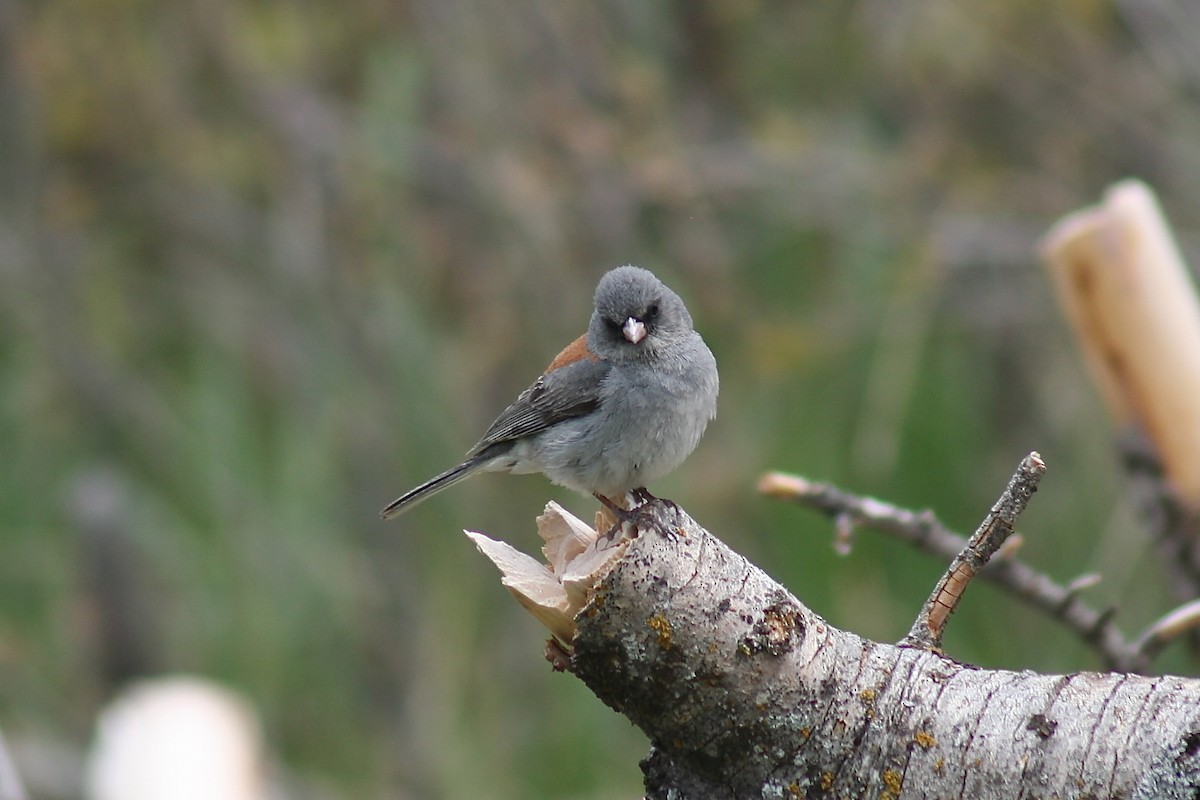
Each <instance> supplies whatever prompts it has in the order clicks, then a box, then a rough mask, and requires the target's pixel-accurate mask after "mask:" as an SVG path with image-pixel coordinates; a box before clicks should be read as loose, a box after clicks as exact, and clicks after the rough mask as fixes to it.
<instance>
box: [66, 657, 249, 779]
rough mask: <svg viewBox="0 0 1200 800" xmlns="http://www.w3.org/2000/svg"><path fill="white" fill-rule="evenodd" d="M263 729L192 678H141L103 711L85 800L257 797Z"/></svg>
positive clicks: (236, 703) (245, 706)
mask: <svg viewBox="0 0 1200 800" xmlns="http://www.w3.org/2000/svg"><path fill="white" fill-rule="evenodd" d="M264 772H265V769H264V758H263V744H262V730H261V726H260V724H259V721H258V717H257V715H256V714H255V712H254V709H253V707H252V706H251V704H250V703H249V702H248V701H247V700H246V699H245V698H243V697H241V696H240V695H238V694H236V693H234V692H232V691H230V690H229V689H226V688H223V687H221V686H218V685H217V684H215V683H213V682H212V681H208V680H205V679H203V678H197V677H187V676H178V677H168V678H156V679H153V680H147V681H141V682H138V683H136V684H133V685H132V686H130V688H129V689H128V690H126V691H125V692H123V693H122V694H120V695H118V696H117V698H116V699H115V700H113V702H112V703H110V704H109V705H108V706H107V707H106V708H105V709H104V710H103V711H102V712H101V713H100V717H99V719H98V720H97V723H96V738H95V741H94V742H93V743H92V750H91V753H90V755H89V757H88V764H87V774H86V778H85V780H86V797H87V798H88V800H218V799H219V800H263V798H265V797H266V794H267V793H266V789H265V786H266V782H265V779H264Z"/></svg>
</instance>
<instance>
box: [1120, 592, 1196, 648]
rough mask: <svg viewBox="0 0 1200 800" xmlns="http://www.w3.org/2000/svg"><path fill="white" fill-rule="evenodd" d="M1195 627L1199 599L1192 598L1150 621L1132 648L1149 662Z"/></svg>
mask: <svg viewBox="0 0 1200 800" xmlns="http://www.w3.org/2000/svg"><path fill="white" fill-rule="evenodd" d="M1197 629H1200V600H1192V601H1191V602H1190V603H1184V604H1183V605H1181V606H1179V608H1176V609H1175V610H1174V611H1169V612H1167V613H1166V614H1164V615H1163V616H1161V617H1159V618H1158V619H1157V620H1155V621H1154V622H1152V623H1151V624H1150V625H1149V626H1148V627H1147V628H1146V630H1145V631H1143V632H1142V635H1141V636H1139V637H1138V638H1137V640H1136V641H1135V642H1134V643H1133V648H1134V650H1135V651H1136V652H1137V653H1138V654H1140V655H1141V656H1142V658H1143V659H1145V661H1146V662H1150V661H1153V660H1154V658H1155V656H1157V655H1158V654H1159V653H1160V652H1162V649H1163V648H1164V647H1166V646H1167V645H1168V644H1170V643H1171V642H1173V641H1175V640H1176V639H1178V638H1179V637H1181V636H1183V635H1184V634H1187V633H1191V632H1192V631H1195V630H1197Z"/></svg>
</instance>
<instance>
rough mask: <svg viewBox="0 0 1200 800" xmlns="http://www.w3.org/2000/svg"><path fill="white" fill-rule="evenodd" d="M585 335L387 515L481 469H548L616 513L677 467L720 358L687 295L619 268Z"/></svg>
mask: <svg viewBox="0 0 1200 800" xmlns="http://www.w3.org/2000/svg"><path fill="white" fill-rule="evenodd" d="M595 303H596V310H595V312H594V313H593V314H592V321H591V324H590V325H588V331H587V333H586V334H584V335H583V336H580V337H579V338H578V339H576V340H575V341H573V342H571V343H570V344H569V345H567V346H566V348H565V349H564V350H563V351H562V352H561V353H559V354H558V355H557V356H555V358H554V360H553V361H551V362H550V366H549V367H547V368H546V371H545V372H544V373H542V376H541V377H540V378H538V379H537V380H536V381H534V383H533V385H532V386H530V387H529V388H528V389H526V390H525V391H523V392H521V395H520V397H518V398H517V400H516V402H514V403H513V404H512V405H510V406H509V407H508V408H507V409H505V410H504V413H503V414H501V415H500V416H499V418H497V420H496V421H495V422H493V423H492V427H490V428H488V431H487V433H485V434H484V436H483V438H482V439H480V440H479V443H478V444H476V445H475V446H474V447H472V448H471V450H470V452H469V453H467V458H466V460H465V461H463V463H461V464H459V465H458V466H457V467H454V468H453V469H449V470H446V471H445V472H443V473H442V474H441V475H438V476H437V477H435V478H432V479H430V480H428V481H426V482H425V483H423V484H421V485H420V486H418V487H417V488H415V489H412V490H411V491H408V492H406V493H405V494H403V495H401V496H400V497H399V498H397V499H396V500H395V501H393V502H392V503H391V505H389V506H388V507H387V508H385V509H384V510H383V512H382V516H383V518H384V519H389V518H391V517H394V516H395V515H397V514H399V513H400V512H401V511H404V510H406V509H408V508H411V507H412V506H414V505H416V504H417V503H419V502H420V501H422V500H424V499H425V498H427V497H429V496H431V495H433V494H434V493H435V492H440V491H441V490H442V489H445V488H446V487H448V486H452V485H453V484H455V483H458V482H459V481H461V480H462V479H463V478H466V477H469V476H471V475H474V474H475V473H476V472H479V471H481V470H487V471H501V470H506V471H508V472H513V473H528V472H541V473H544V474H545V475H546V476H547V477H548V478H550V480H552V481H553V482H554V483H557V484H559V485H560V486H566V487H567V488H569V489H574V490H576V491H578V492H583V493H584V494H592V495H595V496H596V497H597V498H599V499H600V500H601V502H603V503H604V504H605V505H606V506H609V507H610V508H612V504H613V503H614V502H616V503H618V504H619V503H620V502H621V501H622V500H623V499H624V497H625V495H626V493H628V492H631V491H633V490H635V489H636V490H639V491H640V492H641V493H642V494H647V495H648V493H646V492H645V486H646V484H647V483H649V482H650V481H653V480H656V479H658V478H661V477H662V476H663V475H666V474H667V473H668V472H670V471H671V470H673V469H675V467H677V466H679V465H680V464H681V463H682V462H683V460H684V459H685V458H687V456H688V454H690V453H691V452H692V450H694V449H695V447H696V445H697V443H699V441H700V437H701V435H703V433H704V429H705V427H707V425H708V421H709V420H710V419H712V418H713V416H714V415H715V414H716V413H717V362H716V359H714V358H713V355H712V353H711V352H710V351H709V349H708V346H707V345H705V344H704V340H703V339H701V338H700V334H698V333H696V331H695V330H693V329H692V317H691V315H690V314H688V310H687V308H685V307H684V305H683V301H682V300H680V299H679V295H677V294H675V293H674V292H673V291H671V290H670V289H668V288H667V287H666V286H664V285H663V284H662V282H661V281H659V280H658V278H656V277H654V275H653V274H652V273H650V272H649V271H647V270H644V269H640V268H638V267H632V266H630V267H618V268H617V269H614V270H612V271H610V272H608V273H606V274H605V275H604V277H603V278H601V279H600V284H599V285H598V286H597V287H596V297H595Z"/></svg>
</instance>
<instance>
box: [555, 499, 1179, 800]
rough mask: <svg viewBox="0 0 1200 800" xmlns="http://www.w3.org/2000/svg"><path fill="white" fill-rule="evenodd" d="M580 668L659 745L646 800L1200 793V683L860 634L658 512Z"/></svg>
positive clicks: (619, 573)
mask: <svg viewBox="0 0 1200 800" xmlns="http://www.w3.org/2000/svg"><path fill="white" fill-rule="evenodd" d="M646 508H648V509H649V510H647V511H645V512H644V514H643V515H644V516H645V517H646V520H645V524H641V525H639V527H640V528H641V531H640V535H638V536H637V537H636V538H635V539H634V540H633V541H631V542H630V543H629V545H628V547H627V548H626V550H625V551H624V553H623V554H622V555H621V557H620V559H619V560H618V561H617V563H616V564H615V566H614V567H613V569H612V570H611V571H610V572H608V573H607V574H606V576H605V577H604V578H603V579H602V580H601V581H600V582H599V583H598V584H597V586H596V588H595V595H594V596H593V598H592V600H591V602H590V603H589V605H588V606H587V607H586V608H585V609H584V610H583V612H582V613H580V614H579V616H578V617H577V619H576V623H577V625H578V630H577V633H576V635H575V637H574V640H573V642H572V643H571V644H572V646H573V655H572V660H571V668H572V670H573V671H574V672H575V674H577V675H578V676H579V677H580V678H581V679H582V680H583V681H584V682H585V683H586V684H587V685H588V686H589V687H590V688H591V689H592V690H593V691H594V692H595V693H596V694H597V696H599V697H600V699H601V700H603V701H604V702H605V703H607V704H608V705H609V706H610V707H612V708H614V709H616V710H617V711H619V712H621V713H622V714H624V715H626V716H627V717H628V718H629V719H630V720H632V721H633V722H634V723H635V724H636V725H638V727H640V728H641V729H642V730H643V731H645V733H646V734H647V735H648V736H649V737H650V739H651V741H652V744H653V748H652V750H651V752H650V754H649V756H648V757H647V758H646V760H645V761H644V762H643V769H644V771H645V774H646V788H647V796H648V797H650V798H664V800H665V798H674V800H684V799H685V798H705V799H706V800H709V799H716V798H758V797H762V798H802V797H803V798H817V797H839V798H842V797H846V798H850V797H852V798H860V797H878V798H892V799H897V800H898V799H899V798H958V797H972V798H983V799H984V800H986V798H1006V799H1007V798H1018V797H1028V798H1200V681H1198V680H1195V679H1187V678H1178V677H1159V678H1153V677H1142V676H1132V675H1122V674H1100V673H1076V674H1072V675H1040V674H1036V673H1033V672H1008V671H1001V670H983V669H977V668H974V667H971V666H968V665H965V664H961V663H958V662H956V661H954V660H952V659H950V658H947V657H944V656H941V655H937V654H934V653H931V652H928V651H925V650H919V649H913V648H902V647H898V646H895V645H890V644H882V643H878V642H872V641H868V640H865V639H863V638H861V637H859V636H856V635H854V634H852V633H848V632H846V631H841V630H838V629H837V628H834V627H832V626H830V625H829V624H828V623H827V622H825V621H824V620H823V619H821V618H820V617H819V616H817V615H816V614H814V613H813V612H812V611H810V610H809V609H807V608H805V607H804V606H803V605H802V604H801V603H800V602H799V601H798V600H797V599H796V598H795V597H793V596H792V595H791V594H790V593H789V592H788V591H787V590H785V589H784V588H783V587H781V586H780V585H779V584H777V583H776V582H775V581H773V580H771V578H770V577H768V576H767V575H766V574H765V573H764V572H762V571H761V570H760V569H758V568H757V567H755V566H754V565H752V564H750V563H749V562H748V561H746V560H745V559H744V558H742V557H741V556H739V555H737V554H736V553H734V552H732V551H731V550H729V549H728V548H727V547H726V546H725V545H724V544H722V543H721V542H720V541H718V540H717V539H716V538H715V537H713V536H712V535H710V534H709V533H708V532H707V531H705V530H703V529H702V528H700V527H699V526H698V525H697V524H696V523H695V522H694V521H693V520H691V519H690V518H689V517H687V516H686V515H685V514H683V513H682V512H679V511H677V510H674V509H672V508H670V507H669V506H667V505H666V504H663V503H661V502H655V503H654V504H652V505H651V506H648V507H646Z"/></svg>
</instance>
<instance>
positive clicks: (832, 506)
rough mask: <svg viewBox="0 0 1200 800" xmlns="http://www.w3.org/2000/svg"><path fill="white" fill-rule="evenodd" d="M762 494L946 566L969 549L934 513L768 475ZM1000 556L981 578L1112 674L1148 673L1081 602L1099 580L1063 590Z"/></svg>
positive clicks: (1106, 616) (1106, 620)
mask: <svg viewBox="0 0 1200 800" xmlns="http://www.w3.org/2000/svg"><path fill="white" fill-rule="evenodd" d="M758 488H759V491H761V492H763V493H764V494H768V495H771V496H772V497H777V498H779V499H781V500H789V501H792V502H794V503H797V504H799V505H802V506H806V507H808V508H812V509H814V510H816V511H820V512H821V513H823V514H825V515H827V516H829V517H830V518H833V519H838V518H845V519H849V520H852V521H853V522H854V523H855V524H857V525H859V526H861V527H865V528H869V529H872V530H876V531H879V532H881V533H886V534H888V535H890V536H894V537H896V538H898V539H900V540H902V541H905V542H908V543H909V544H912V545H913V546H914V547H916V548H917V549H919V550H921V551H923V552H925V553H928V554H930V555H933V556H936V557H938V558H942V559H944V560H947V561H949V560H950V559H953V558H954V557H955V556H956V555H958V554H959V553H960V552H962V549H963V548H964V547H965V546H966V543H967V540H966V538H965V537H963V536H960V535H958V534H956V533H954V532H952V531H951V530H950V529H949V528H947V527H946V526H945V525H943V524H942V523H941V522H940V521H939V520H938V518H937V516H936V515H934V513H933V512H932V511H930V510H925V511H912V510H910V509H906V508H900V507H899V506H895V505H892V504H890V503H886V502H883V501H882V500H877V499H875V498H873V497H863V496H861V495H856V494H853V493H850V492H847V491H844V490H842V489H839V488H837V487H835V486H831V485H829V484H826V483H818V482H814V481H810V480H808V479H806V478H803V477H801V476H799V475H791V474H787V473H782V472H772V473H768V474H767V475H764V476H763V477H762V479H761V480H760V481H759V484H758ZM1010 541H1011V540H1010ZM1001 555H1002V556H1003V557H1001V558H996V559H993V560H992V561H991V562H990V563H988V565H987V566H986V567H984V569H983V570H982V571H981V572H980V576H981V577H982V578H984V579H985V580H989V581H992V582H993V583H996V584H997V585H999V586H1001V587H1002V588H1004V589H1005V590H1006V591H1008V592H1010V593H1011V594H1013V595H1015V596H1016V597H1018V598H1020V599H1022V600H1024V601H1025V602H1027V603H1029V604H1030V605H1031V606H1033V607H1034V608H1037V609H1038V610H1039V611H1042V612H1044V613H1046V614H1047V615H1048V616H1049V617H1051V618H1052V619H1055V620H1058V621H1059V622H1060V623H1062V624H1063V625H1064V626H1065V627H1066V628H1067V629H1068V630H1070V631H1072V632H1074V633H1075V634H1076V635H1077V636H1079V638H1080V639H1082V640H1083V641H1084V642H1085V643H1086V644H1087V645H1088V646H1089V647H1091V648H1092V649H1093V650H1095V651H1096V653H1097V654H1099V656H1100V658H1101V659H1103V661H1104V663H1105V665H1106V666H1107V667H1108V668H1109V669H1113V670H1117V671H1122V672H1142V671H1145V670H1146V668H1147V667H1148V664H1147V663H1146V662H1145V659H1144V658H1143V657H1142V655H1141V654H1140V653H1138V652H1137V651H1135V650H1134V649H1133V647H1131V646H1130V645H1129V643H1128V642H1127V641H1126V639H1125V637H1124V635H1123V634H1122V633H1121V631H1120V630H1118V629H1117V627H1116V626H1115V625H1113V623H1112V610H1111V609H1105V610H1097V609H1096V608H1094V607H1092V606H1090V605H1088V604H1087V603H1086V602H1085V601H1083V600H1082V599H1080V598H1079V592H1080V591H1082V590H1083V589H1084V588H1086V586H1087V585H1089V584H1090V582H1094V579H1092V578H1091V577H1090V576H1087V579H1086V580H1083V581H1081V580H1080V579H1076V580H1075V581H1072V582H1071V584H1070V585H1069V586H1063V585H1062V584H1060V583H1058V582H1057V581H1055V580H1054V579H1053V578H1051V577H1050V576H1048V575H1046V574H1045V573H1042V572H1039V571H1038V570H1035V569H1034V568H1033V567H1030V566H1029V565H1028V564H1026V563H1024V562H1023V561H1021V560H1020V559H1018V558H1016V557H1014V556H1011V555H1005V554H1001Z"/></svg>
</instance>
